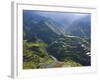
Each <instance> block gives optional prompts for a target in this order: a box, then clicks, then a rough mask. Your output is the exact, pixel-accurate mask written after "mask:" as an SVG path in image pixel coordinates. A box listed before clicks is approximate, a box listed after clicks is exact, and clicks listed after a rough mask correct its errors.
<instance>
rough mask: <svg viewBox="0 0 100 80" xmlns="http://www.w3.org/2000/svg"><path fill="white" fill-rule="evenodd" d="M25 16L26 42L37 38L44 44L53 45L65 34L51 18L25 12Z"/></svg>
mask: <svg viewBox="0 0 100 80" xmlns="http://www.w3.org/2000/svg"><path fill="white" fill-rule="evenodd" d="M23 16H24V19H23V29H24V30H23V31H24V37H23V38H24V40H25V39H28V40H29V39H31V38H32V37H33V36H37V37H38V38H40V39H41V40H43V41H44V42H47V43H51V42H52V41H54V40H55V39H56V38H57V37H58V36H59V35H62V34H64V32H63V30H61V29H59V27H57V26H58V25H57V23H55V22H54V21H53V20H51V19H49V18H45V17H42V16H40V15H37V14H35V13H34V14H33V13H31V12H30V13H29V12H24V14H23Z"/></svg>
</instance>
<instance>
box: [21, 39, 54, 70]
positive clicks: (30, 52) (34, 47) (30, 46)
mask: <svg viewBox="0 0 100 80" xmlns="http://www.w3.org/2000/svg"><path fill="white" fill-rule="evenodd" d="M45 46H47V44H45V43H44V42H29V41H27V40H24V42H23V69H34V68H39V67H41V66H40V63H45V64H51V63H52V62H53V60H52V59H51V58H50V57H49V56H48V54H47V51H46V49H45V48H44V47H45Z"/></svg>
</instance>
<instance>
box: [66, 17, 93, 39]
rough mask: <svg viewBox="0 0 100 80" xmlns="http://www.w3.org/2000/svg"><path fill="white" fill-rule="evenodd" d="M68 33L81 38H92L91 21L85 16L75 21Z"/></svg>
mask: <svg viewBox="0 0 100 80" xmlns="http://www.w3.org/2000/svg"><path fill="white" fill-rule="evenodd" d="M66 33H67V34H69V35H73V36H78V37H81V38H89V39H90V36H91V19H90V16H85V17H83V18H80V19H78V20H76V21H74V22H73V23H72V24H71V25H70V26H69V27H68V28H67V30H66Z"/></svg>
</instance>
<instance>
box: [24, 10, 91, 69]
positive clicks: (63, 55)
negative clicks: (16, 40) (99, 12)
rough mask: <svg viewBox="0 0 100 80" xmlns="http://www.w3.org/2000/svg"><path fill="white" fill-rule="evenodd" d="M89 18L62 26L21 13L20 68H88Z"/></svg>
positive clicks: (48, 18) (25, 11)
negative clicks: (21, 62)
mask: <svg viewBox="0 0 100 80" xmlns="http://www.w3.org/2000/svg"><path fill="white" fill-rule="evenodd" d="M90 24H91V23H90V17H89V16H84V17H82V18H80V19H77V20H75V21H73V22H72V23H71V24H70V25H69V26H68V25H67V28H66V29H65V28H64V26H63V25H62V24H61V23H57V21H55V20H53V19H52V18H50V17H45V16H42V15H39V14H36V13H33V12H32V11H28V10H24V11H23V68H24V69H35V68H36V69H37V68H55V67H77V66H90V65H91V55H90V46H91V45H90V42H91V40H90V39H91V38H90V35H91V32H90V27H91V25H90Z"/></svg>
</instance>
